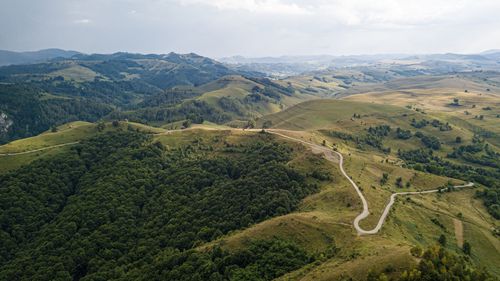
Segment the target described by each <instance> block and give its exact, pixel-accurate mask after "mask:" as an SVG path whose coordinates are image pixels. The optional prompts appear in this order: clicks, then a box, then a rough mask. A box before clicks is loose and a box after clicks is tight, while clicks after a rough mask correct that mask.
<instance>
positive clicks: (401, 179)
mask: <svg viewBox="0 0 500 281" xmlns="http://www.w3.org/2000/svg"><path fill="white" fill-rule="evenodd" d="M396 186H397V187H399V188H401V187H403V178H401V177H399V178H397V179H396Z"/></svg>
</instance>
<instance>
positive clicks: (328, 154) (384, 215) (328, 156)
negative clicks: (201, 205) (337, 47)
mask: <svg viewBox="0 0 500 281" xmlns="http://www.w3.org/2000/svg"><path fill="white" fill-rule="evenodd" d="M176 131H182V130H170V131H167V132H164V133H159V134H155V135H162V134H169V133H172V132H176ZM248 131H260V130H257V129H249V130H248ZM279 131H280V130H276V129H268V130H266V132H269V133H271V134H274V135H277V136H280V137H283V138H286V139H290V140H292V141H295V142H300V143H302V144H305V145H308V146H309V147H311V148H313V149H316V150H319V151H321V152H323V154H324V155H325V158H326V159H327V160H329V161H331V162H335V160H336V159H335V158H334V157H333V154H332V153H335V154H336V155H337V157H338V160H339V168H340V172H341V173H342V175H343V176H344V177H345V178H346V179H347V180H348V181H349V182H350V183H351V185H352V186H353V187H354V189H355V190H356V193H357V194H358V196H359V198H360V199H361V202H362V203H363V211H362V212H361V213H360V214H359V215H358V216H357V217H356V218H355V219H354V222H353V225H354V228H355V229H356V231H357V232H358V235H367V234H376V233H378V232H379V231H380V229H381V228H382V225H383V224H384V222H385V219H386V218H387V215H388V214H389V211H390V210H391V207H392V205H393V204H394V202H395V199H396V196H398V195H416V194H426V193H435V192H438V191H439V189H433V190H426V191H409V192H398V193H393V194H392V195H391V197H390V200H389V203H387V205H386V206H385V209H384V212H383V213H382V215H381V216H380V219H379V221H378V223H377V225H376V226H375V228H373V229H372V230H364V229H362V228H361V227H360V226H359V222H360V221H362V220H363V219H365V218H366V217H368V215H370V211H369V210H368V202H367V201H366V198H365V196H364V195H363V193H362V192H361V189H360V188H359V187H358V186H357V185H356V183H355V182H354V181H353V180H352V179H351V177H349V175H347V173H346V171H345V170H344V157H343V156H342V154H341V153H340V152H338V151H333V150H332V149H330V148H328V147H325V146H321V145H318V144H314V143H310V142H307V141H304V140H301V139H297V138H294V137H290V136H287V135H284V134H281V133H279ZM281 131H286V130H281ZM77 143H79V142H78V141H76V142H69V143H63V144H58V145H53V146H48V147H43V148H39V149H35V150H29V151H23V152H13V153H0V157H1V156H13V155H22V154H28V153H33V152H38V151H42V150H47V149H51V148H56V147H61V146H67V145H73V144H77ZM472 186H474V183H472V182H469V183H468V184H464V185H456V186H454V188H463V187H472Z"/></svg>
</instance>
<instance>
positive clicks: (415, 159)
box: [398, 147, 500, 218]
mask: <svg viewBox="0 0 500 281" xmlns="http://www.w3.org/2000/svg"><path fill="white" fill-rule="evenodd" d="M467 149H469V150H470V149H474V148H472V147H469V148H463V150H464V151H465V150H467ZM398 155H399V157H400V158H401V159H403V160H405V161H406V163H407V165H408V166H409V167H412V168H414V169H416V170H420V171H425V172H428V173H432V174H436V175H443V176H447V177H451V178H457V179H462V180H466V181H472V182H476V183H480V184H482V185H485V186H487V187H488V189H486V190H483V191H478V192H477V196H479V197H481V198H483V200H484V204H485V206H486V207H487V208H488V211H489V212H490V213H491V214H492V215H493V216H494V217H495V218H500V201H499V199H498V193H500V182H499V181H498V179H499V178H500V171H499V170H498V169H490V168H483V167H477V166H471V165H458V164H454V163H452V162H450V161H446V160H444V159H443V158H441V157H439V156H435V155H434V154H433V152H432V150H425V149H417V150H410V151H398ZM457 155H459V154H458V152H457ZM452 156H453V154H452ZM489 156H490V157H493V158H492V159H493V160H489V161H492V162H488V163H484V164H485V165H486V166H493V165H497V164H495V163H498V157H499V155H498V154H493V152H490V154H489ZM464 159H467V161H471V162H473V160H471V159H472V158H470V157H467V158H464ZM481 159H485V158H484V157H482V158H481ZM474 161H475V160H474Z"/></svg>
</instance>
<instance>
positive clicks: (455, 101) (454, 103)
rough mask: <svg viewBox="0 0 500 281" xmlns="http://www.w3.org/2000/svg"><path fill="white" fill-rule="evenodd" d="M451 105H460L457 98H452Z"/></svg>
mask: <svg viewBox="0 0 500 281" xmlns="http://www.w3.org/2000/svg"><path fill="white" fill-rule="evenodd" d="M453 105H455V106H458V105H460V100H459V99H458V98H454V99H453Z"/></svg>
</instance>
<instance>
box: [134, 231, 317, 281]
mask: <svg viewBox="0 0 500 281" xmlns="http://www.w3.org/2000/svg"><path fill="white" fill-rule="evenodd" d="M311 261H312V258H311V257H309V256H308V255H307V254H306V253H305V252H304V251H303V250H302V249H300V248H298V247H297V246H296V245H295V244H294V243H291V242H288V241H284V240H280V239H277V238H274V239H271V240H267V241H266V240H254V241H251V242H250V243H249V245H248V246H247V248H246V249H244V250H239V251H236V252H234V253H230V252H227V251H224V250H222V249H221V248H219V247H215V248H214V249H212V250H210V251H208V252H204V253H201V252H196V251H194V250H189V251H183V252H181V251H177V250H172V249H167V250H164V251H162V252H161V253H159V254H158V255H157V257H156V258H155V259H154V260H153V261H152V264H145V265H144V267H142V268H141V271H140V272H129V273H128V274H127V276H126V277H127V278H128V279H129V280H178V281H182V280H186V281H190V280H233V281H247V280H258V281H264V280H272V279H274V278H276V277H278V276H281V275H283V274H285V273H287V272H290V271H292V270H295V269H298V268H300V267H302V266H304V265H306V264H307V263H309V262H311Z"/></svg>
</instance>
